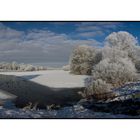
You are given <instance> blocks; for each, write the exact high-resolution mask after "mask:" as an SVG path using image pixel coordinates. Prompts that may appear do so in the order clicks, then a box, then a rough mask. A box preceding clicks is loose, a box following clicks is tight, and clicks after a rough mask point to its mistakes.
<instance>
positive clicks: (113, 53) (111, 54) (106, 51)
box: [102, 47, 128, 60]
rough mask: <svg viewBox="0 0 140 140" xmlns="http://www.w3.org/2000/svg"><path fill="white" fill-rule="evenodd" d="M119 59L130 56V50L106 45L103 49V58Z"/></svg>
mask: <svg viewBox="0 0 140 140" xmlns="http://www.w3.org/2000/svg"><path fill="white" fill-rule="evenodd" d="M106 58H109V59H115V60H116V59H118V58H128V52H127V51H123V50H120V49H117V48H110V47H104V48H103V49H102V59H106Z"/></svg>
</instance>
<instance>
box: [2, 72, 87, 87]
mask: <svg viewBox="0 0 140 140" xmlns="http://www.w3.org/2000/svg"><path fill="white" fill-rule="evenodd" d="M0 74H4V75H15V76H20V77H23V78H25V79H28V80H30V81H33V82H36V83H38V84H41V85H45V86H48V87H52V88H76V87H78V88H81V87H85V79H86V78H88V77H89V76H87V75H72V74H70V73H69V71H64V70H45V71H33V72H0Z"/></svg>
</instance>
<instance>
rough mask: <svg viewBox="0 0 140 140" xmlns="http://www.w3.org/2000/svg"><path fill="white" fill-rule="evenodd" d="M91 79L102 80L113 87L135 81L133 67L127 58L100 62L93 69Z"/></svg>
mask: <svg viewBox="0 0 140 140" xmlns="http://www.w3.org/2000/svg"><path fill="white" fill-rule="evenodd" d="M93 77H94V79H102V80H103V81H106V82H107V83H110V84H112V85H113V86H115V87H116V86H120V85H123V84H124V83H126V82H130V81H135V80H137V78H136V69H135V66H134V64H133V63H132V61H131V60H130V59H128V58H117V59H109V58H106V59H104V60H102V61H101V62H100V63H99V64H97V65H96V66H95V67H94V70H93Z"/></svg>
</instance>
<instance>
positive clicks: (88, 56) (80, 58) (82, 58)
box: [70, 46, 95, 75]
mask: <svg viewBox="0 0 140 140" xmlns="http://www.w3.org/2000/svg"><path fill="white" fill-rule="evenodd" d="M94 58H95V51H94V48H92V47H89V46H79V47H76V48H75V49H74V50H73V53H72V56H71V58H70V71H71V73H73V74H81V75H86V74H88V75H90V74H91V71H92V67H93V64H94Z"/></svg>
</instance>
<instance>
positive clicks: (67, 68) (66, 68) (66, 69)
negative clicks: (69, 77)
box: [62, 65, 70, 71]
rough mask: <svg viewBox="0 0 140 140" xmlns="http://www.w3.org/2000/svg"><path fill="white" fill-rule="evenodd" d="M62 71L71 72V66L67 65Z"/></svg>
mask: <svg viewBox="0 0 140 140" xmlns="http://www.w3.org/2000/svg"><path fill="white" fill-rule="evenodd" d="M62 69H63V70H64V71H69V70H70V65H65V66H63V67H62Z"/></svg>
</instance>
